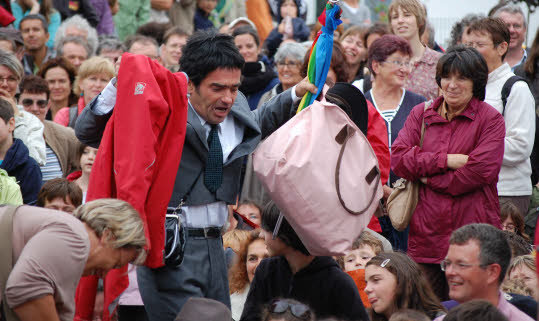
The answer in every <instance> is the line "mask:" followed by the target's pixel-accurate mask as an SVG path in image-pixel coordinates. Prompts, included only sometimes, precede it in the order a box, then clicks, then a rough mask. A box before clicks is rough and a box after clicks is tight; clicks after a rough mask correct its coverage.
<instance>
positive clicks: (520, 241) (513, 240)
mask: <svg viewBox="0 0 539 321" xmlns="http://www.w3.org/2000/svg"><path fill="white" fill-rule="evenodd" d="M503 234H504V236H505V239H506V240H507V243H509V247H510V248H511V255H512V257H517V256H521V255H528V254H530V253H531V252H532V251H533V246H532V245H531V244H530V243H529V242H528V241H527V240H526V239H524V238H523V237H522V236H520V235H517V234H515V233H513V232H510V231H503Z"/></svg>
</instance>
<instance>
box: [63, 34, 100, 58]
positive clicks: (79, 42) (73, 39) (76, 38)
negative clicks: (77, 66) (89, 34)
mask: <svg viewBox="0 0 539 321" xmlns="http://www.w3.org/2000/svg"><path fill="white" fill-rule="evenodd" d="M67 43H74V44H77V45H79V46H82V47H83V48H84V50H86V57H87V58H90V57H91V56H92V50H91V49H90V46H89V45H88V42H86V40H84V38H82V37H79V36H67V37H63V38H62V39H61V40H60V41H59V42H58V45H57V47H56V56H58V57H61V56H63V55H64V46H65V45H66V44H67Z"/></svg>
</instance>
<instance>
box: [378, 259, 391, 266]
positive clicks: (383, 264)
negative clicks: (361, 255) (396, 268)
mask: <svg viewBox="0 0 539 321" xmlns="http://www.w3.org/2000/svg"><path fill="white" fill-rule="evenodd" d="M389 261H390V259H385V260H384V262H382V264H380V267H386V265H387V263H389Z"/></svg>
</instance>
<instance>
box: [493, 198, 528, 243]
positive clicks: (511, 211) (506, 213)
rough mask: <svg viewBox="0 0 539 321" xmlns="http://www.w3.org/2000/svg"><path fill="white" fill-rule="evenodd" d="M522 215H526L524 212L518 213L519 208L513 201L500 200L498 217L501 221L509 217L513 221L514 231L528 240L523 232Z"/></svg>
mask: <svg viewBox="0 0 539 321" xmlns="http://www.w3.org/2000/svg"><path fill="white" fill-rule="evenodd" d="M524 215H526V213H520V210H519V209H518V207H517V206H516V205H515V204H513V202H511V201H507V200H504V201H501V202H500V218H501V220H502V223H503V222H504V221H505V220H506V219H507V218H508V217H511V220H512V221H513V223H515V230H516V232H515V233H516V234H517V235H519V236H522V237H523V238H525V239H527V240H529V239H530V237H529V236H528V235H526V233H524Z"/></svg>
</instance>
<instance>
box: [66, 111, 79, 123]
mask: <svg viewBox="0 0 539 321" xmlns="http://www.w3.org/2000/svg"><path fill="white" fill-rule="evenodd" d="M78 111H79V110H78V107H77V106H73V107H69V124H68V125H67V126H69V127H71V128H75V123H76V122H77V116H78Z"/></svg>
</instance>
